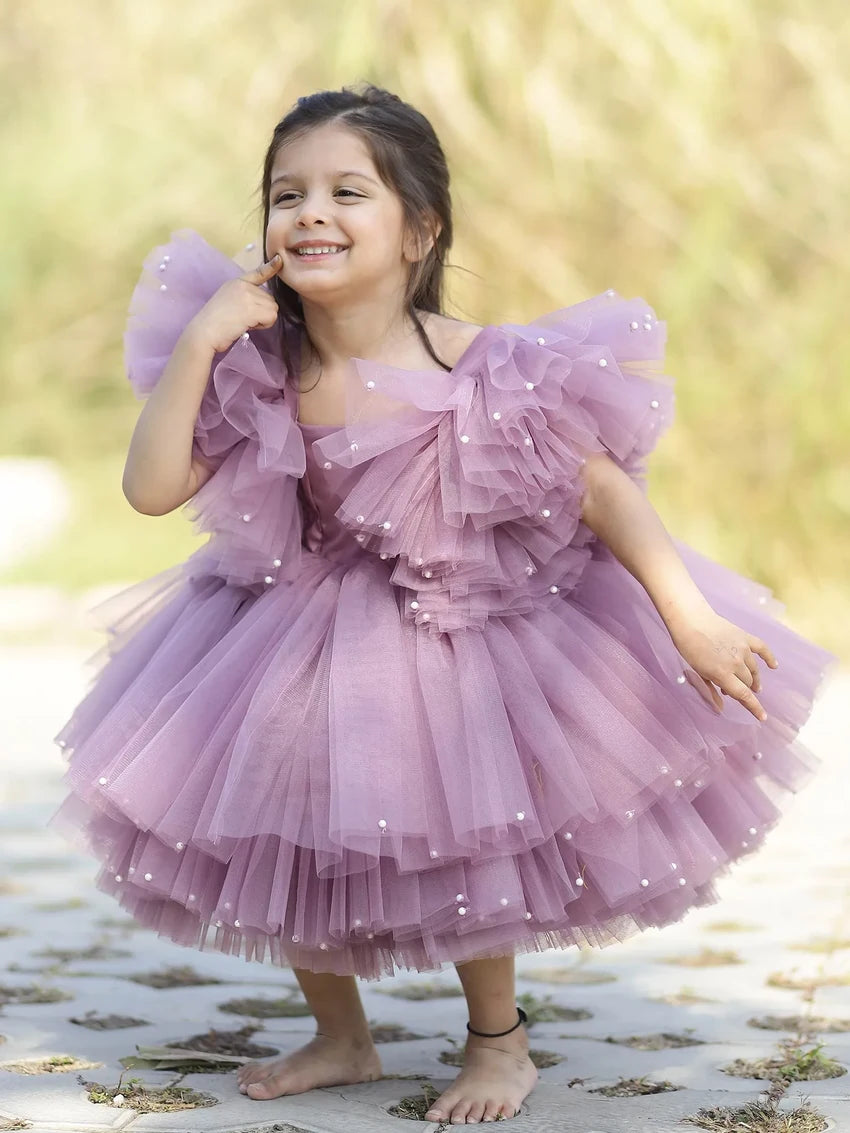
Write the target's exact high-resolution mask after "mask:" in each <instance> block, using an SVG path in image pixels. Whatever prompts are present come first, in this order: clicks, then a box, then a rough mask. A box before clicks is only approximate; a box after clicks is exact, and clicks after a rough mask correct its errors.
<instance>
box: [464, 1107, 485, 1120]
mask: <svg viewBox="0 0 850 1133" xmlns="http://www.w3.org/2000/svg"><path fill="white" fill-rule="evenodd" d="M483 1116H484V1102H474V1103H473V1105H471V1106H470V1107H469V1113H468V1114H467V1115H466V1124H467V1125H472V1124H477V1123H478V1122H479V1121H480V1120H481V1118H482V1117H483Z"/></svg>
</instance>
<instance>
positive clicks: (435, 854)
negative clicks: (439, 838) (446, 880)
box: [430, 850, 440, 858]
mask: <svg viewBox="0 0 850 1133" xmlns="http://www.w3.org/2000/svg"><path fill="white" fill-rule="evenodd" d="M430 856H431V857H432V858H438V857H439V856H440V855H439V854H438V853H437V851H436V850H431V851H430Z"/></svg>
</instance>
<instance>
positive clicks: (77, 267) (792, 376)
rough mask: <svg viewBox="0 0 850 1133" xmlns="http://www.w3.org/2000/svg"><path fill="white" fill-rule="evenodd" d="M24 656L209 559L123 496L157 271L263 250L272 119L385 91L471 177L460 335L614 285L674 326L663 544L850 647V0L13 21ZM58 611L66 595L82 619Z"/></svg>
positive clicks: (177, 10) (10, 397) (6, 556)
mask: <svg viewBox="0 0 850 1133" xmlns="http://www.w3.org/2000/svg"><path fill="white" fill-rule="evenodd" d="M0 51H2V73H0V83H2V86H3V96H4V97H3V103H4V106H5V109H6V112H5V113H4V114H2V115H0V145H2V154H3V167H4V168H3V171H2V178H3V182H2V210H0V215H2V225H3V247H2V255H0V293H2V326H0V333H2V342H3V349H2V355H0V357H2V362H0V383H2V384H1V385H0V396H2V421H1V422H0V494H2V495H3V497H4V513H5V515H4V520H3V521H0V528H3V529H4V530H5V535H3V537H2V540H0V551H1V552H2V553H1V554H0V587H2V588H3V592H4V593H5V594H7V595H12V596H15V595H18V596H19V598H20V605H19V608H24V607H27V608H33V607H35V608H37V609H39V610H41V611H43V612H45V611H46V612H47V613H46V614H45V616H44V617H42V618H41V621H40V622H39V624H38V626H36V625H35V624H34V623H33V621H32V620H30V621H27V622H22V621H18V620H16V619H15V617H6V618H4V619H3V624H2V633H3V634H4V637H5V640H7V641H8V640H14V639H16V638H18V637H20V635H21V634H22V633H25V634H26V637H27V639H28V640H32V639H33V636H34V635H36V636H37V635H39V634H41V635H47V636H49V635H51V634H55V633H61V632H66V631H69V627H68V625H67V624H65V625H63V624H61V623H62V619H61V618H59V619H57V617H56V616H55V614H51V613H50V611H55V609H57V608H63V607H57V605H56V603H61V602H62V601H63V600H66V598H67V594H71V595H72V596H75V600H77V601H79V602H82V603H84V602H85V600H86V596H88V595H91V594H93V593H94V592H95V591H96V590H97V588H102V587H110V586H114V585H115V584H117V583H123V582H126V583H130V582H132V581H134V580H136V579H138V578H141V577H145V576H147V575H150V574H152V573H154V572H156V571H158V570H161V569H164V568H165V567H167V566H168V565H170V564H172V563H174V562H177V561H179V560H181V559H183V558H185V557H186V556H187V555H188V554H189V553H190V552H191V551H192V550H193V549H195V547H196V546H197V542H196V537H195V536H194V535H193V533H192V531H191V528H190V526H189V523H188V521H187V519H186V518H185V516H184V515H183V514H182V512H180V511H178V512H175V513H172V514H171V515H169V516H165V517H160V518H153V517H147V516H141V515H138V514H136V513H135V512H134V511H133V510H132V509H131V507H130V506H129V504H128V503H127V502H126V500H125V499H124V497H123V494H122V492H121V473H122V470H123V464H124V459H125V455H126V450H127V445H128V442H129V439H130V435H131V432H132V429H133V425H134V422H135V420H136V417H137V415H138V412H139V409H140V404H139V402H137V401H136V400H135V399H134V397H133V395H132V393H131V390H130V387H129V385H128V383H127V381H126V378H125V376H124V370H123V343H122V336H123V331H124V323H125V318H126V311H127V305H128V302H129V298H130V294H131V292H132V289H133V287H134V285H135V282H136V280H137V278H138V276H139V273H140V270H141V263H142V260H143V258H144V256H145V255H146V254H147V252H148V251H149V250H150V249H151V248H152V247H153V246H154V245H155V244H158V243H161V242H163V241H165V240H167V239H168V237H169V235H170V233H171V232H172V231H173V230H175V229H177V228H182V227H191V228H195V229H196V230H197V231H199V232H200V233H201V234H202V235H203V236H205V237H206V239H208V240H209V241H210V242H211V243H214V244H216V245H217V246H218V247H220V248H221V249H223V250H224V251H227V252H228V253H230V254H234V253H236V252H237V251H238V249H240V248H241V247H242V245H243V244H244V243H246V242H248V241H250V240H254V239H256V238H257V237H258V235H259V233H258V228H257V225H258V217H259V213H258V204H259V198H258V195H257V185H258V182H259V178H260V171H261V161H262V156H263V153H264V151H265V148H266V145H267V142H268V138H269V136H270V134H271V131H272V129H273V127H274V124H275V122H276V121H277V120H278V119H279V118H280V117H281V116H282V115H283V114H284V113H285V112H286V111H287V110H288V109H289V107H290V106H291V104H292V103H293V102H294V100H295V99H296V98H297V97H298V96H299V95H300V94H304V93H308V92H311V91H314V90H317V89H321V88H324V87H339V86H342V85H344V84H351V83H355V82H357V81H358V80H361V79H367V80H370V81H372V82H375V83H378V84H380V85H383V86H386V87H389V88H390V89H391V90H393V91H395V92H396V93H398V94H399V95H401V97H403V98H405V99H406V100H408V101H410V102H412V103H413V104H414V105H415V106H416V107H418V108H419V109H420V110H422V111H423V112H424V113H425V114H426V115H427V116H428V117H429V118H430V120H431V121H432V123H433V124H434V127H435V129H436V130H437V133H438V135H439V136H440V138H441V140H442V142H443V145H444V147H445V149H446V152H447V155H448V158H449V162H450V167H451V170H452V177H453V190H454V203H455V220H456V231H457V237H456V243H455V247H454V249H453V253H452V255H451V261H452V263H453V264H454V267H453V268H452V269H451V271H450V272H449V289H450V305H449V308H448V313H449V314H454V315H456V316H458V317H461V318H465V319H468V320H470V321H473V322H502V321H517V320H518V321H528V320H530V319H531V318H533V317H534V316H537V315H540V314H543V313H545V312H548V311H551V310H553V309H555V308H557V307H562V306H565V305H567V304H570V303H574V302H577V301H579V300H581V299H584V298H586V297H588V296H590V295H593V294H597V293H598V292H600V291H602V290H604V289H606V288H608V287H613V288H616V289H617V291H619V292H620V293H622V294H623V295H625V296H641V297H643V298H644V299H645V300H646V301H647V302H648V303H649V304H650V305H651V306H652V307H653V308H654V310H655V311H656V313H657V314H658V316H659V318H661V319H664V320H666V322H667V327H668V343H669V347H668V349H669V353H668V358H669V366H668V369H669V372H670V373H671V374H673V375H674V376H675V377H676V379H677V391H678V400H677V415H676V422H675V424H674V426H673V428H672V430H671V431H670V432H669V433H668V434H667V435H666V436H665V437H664V438H663V439H662V441H661V443H660V445H659V447H658V449H657V451H656V453H655V455H654V457H653V459H652V462H651V470H650V492H651V497H652V499H653V502H654V503H655V506H656V507H657V509H658V511H659V512H660V514H661V515H662V518H663V519H664V521H665V523H666V525H667V527H668V529H669V530H670V531H671V532H673V533H674V534H675V535H676V536H678V537H680V538H682V539H684V540H685V541H687V542H689V543H691V544H692V545H693V546H695V547H696V548H697V549H698V550H700V551H702V552H703V553H704V554H708V555H710V556H712V557H715V558H717V559H719V560H722V561H723V562H724V563H726V564H727V565H729V566H731V567H732V568H734V569H736V570H739V571H741V572H743V573H745V574H747V575H749V576H751V577H753V578H756V579H758V580H759V581H760V582H763V583H765V584H767V585H768V586H769V587H771V589H772V590H773V591H774V593H775V594H776V596H777V597H778V598H779V600H780V601H782V602H783V603H785V605H786V609H787V620H788V621H789V623H790V624H792V625H793V626H794V627H795V628H796V629H798V630H799V631H800V632H803V633H805V634H806V635H808V636H811V637H813V638H815V639H816V640H818V641H819V642H820V643H822V644H823V645H824V646H826V647H827V648H831V649H833V650H835V651H837V652H844V653H845V654H846V651H847V646H848V641H850V596H848V588H847V574H848V566H850V440H848V438H850V394H848V378H849V377H850V340H848V333H847V328H848V316H847V311H848V298H850V296H848V284H847V278H846V274H847V271H846V265H847V263H848V259H850V235H848V233H850V209H849V208H848V199H849V198H848V189H847V173H848V169H850V69H848V67H847V59H848V58H850V23H848V17H847V9H846V5H845V4H844V2H843V0H821V2H820V3H818V4H816V5H812V4H811V3H809V2H808V0H749V2H741V0H734V2H733V0H690V2H689V3H688V4H673V3H669V2H667V0H641V2H640V3H637V2H635V3H630V2H625V3H624V2H621V0H579V2H576V3H567V2H557V0H523V2H522V3H518V2H507V0H505V2H500V0H427V2H424V0H422V2H418V3H410V2H406V0H350V2H347V3H339V2H331V0H310V3H307V4H303V3H302V4H290V3H287V2H284V0H282V2H279V3H274V4H269V3H257V2H251V0H183V2H182V3H181V4H179V5H175V4H173V3H169V2H166V0H144V2H143V3H106V2H104V0H101V2H97V0H80V2H79V3H75V4H71V5H58V4H56V3H55V0H27V3H26V4H18V5H7V6H4V8H3V10H2V14H0ZM63 595H65V596H66V598H64V599H63V597H62V596H63Z"/></svg>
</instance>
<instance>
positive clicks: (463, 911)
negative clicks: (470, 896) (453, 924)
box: [457, 905, 466, 917]
mask: <svg viewBox="0 0 850 1133" xmlns="http://www.w3.org/2000/svg"><path fill="white" fill-rule="evenodd" d="M457 912H458V916H460V917H465V916H466V906H465V905H458V909H457Z"/></svg>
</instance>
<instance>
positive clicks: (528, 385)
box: [525, 382, 534, 389]
mask: <svg viewBox="0 0 850 1133" xmlns="http://www.w3.org/2000/svg"><path fill="white" fill-rule="evenodd" d="M525 388H526V389H534V382H526V383H525Z"/></svg>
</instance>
